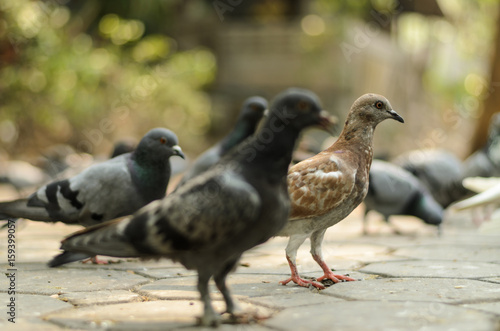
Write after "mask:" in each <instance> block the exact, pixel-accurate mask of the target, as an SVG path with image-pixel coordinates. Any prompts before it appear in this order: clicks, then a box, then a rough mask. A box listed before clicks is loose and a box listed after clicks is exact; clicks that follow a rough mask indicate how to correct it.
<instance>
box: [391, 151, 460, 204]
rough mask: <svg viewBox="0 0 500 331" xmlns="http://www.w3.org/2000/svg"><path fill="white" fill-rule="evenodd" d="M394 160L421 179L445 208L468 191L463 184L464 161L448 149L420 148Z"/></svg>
mask: <svg viewBox="0 0 500 331" xmlns="http://www.w3.org/2000/svg"><path fill="white" fill-rule="evenodd" d="M393 162H394V163H395V164H397V165H399V166H400V167H402V168H403V169H405V170H407V171H409V172H410V173H411V174H412V175H414V176H415V177H417V178H418V179H420V181H421V182H422V183H423V184H424V185H425V186H426V187H427V189H428V190H429V192H431V194H432V196H433V197H434V199H435V200H436V201H437V202H438V203H439V204H440V205H441V206H442V207H443V208H446V207H448V206H449V205H450V204H451V203H453V202H455V201H457V200H459V199H461V198H463V197H464V196H465V195H466V194H467V192H468V191H467V190H466V189H465V188H464V187H463V185H462V162H460V160H459V159H458V158H457V157H456V156H455V155H453V154H452V153H450V152H448V151H445V150H442V149H418V150H413V151H410V152H407V153H405V154H403V155H400V156H398V157H397V158H396V159H394V161H393Z"/></svg>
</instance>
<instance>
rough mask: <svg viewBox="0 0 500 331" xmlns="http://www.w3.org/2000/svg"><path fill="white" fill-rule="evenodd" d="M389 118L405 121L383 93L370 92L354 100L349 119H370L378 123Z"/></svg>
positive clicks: (375, 123)
mask: <svg viewBox="0 0 500 331" xmlns="http://www.w3.org/2000/svg"><path fill="white" fill-rule="evenodd" d="M388 118H392V119H394V120H396V121H398V122H401V123H404V120H403V118H402V117H401V116H399V114H398V113H396V111H394V109H392V106H391V104H390V103H389V100H387V99H386V98H385V97H384V96H382V95H379V94H373V93H369V94H364V95H362V96H361V97H359V98H358V99H357V100H356V101H354V104H353V105H352V107H351V111H350V114H349V116H348V121H365V120H368V121H370V122H371V123H373V124H374V125H377V124H378V123H380V122H382V121H383V120H385V119H388Z"/></svg>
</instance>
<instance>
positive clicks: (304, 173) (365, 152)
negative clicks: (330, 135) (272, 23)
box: [279, 94, 404, 289]
mask: <svg viewBox="0 0 500 331" xmlns="http://www.w3.org/2000/svg"><path fill="white" fill-rule="evenodd" d="M388 118H392V119H395V120H396V121H399V122H401V123H404V120H403V118H402V117H401V116H399V115H398V114H397V113H396V112H395V111H394V110H393V109H392V107H391V105H390V103H389V101H388V100H387V99H386V98H385V97H383V96H381V95H377V94H365V95H363V96H361V97H360V98H359V99H357V100H356V101H355V102H354V104H353V105H352V107H351V110H350V111H349V113H348V115H347V120H346V122H345V125H344V129H343V131H342V133H341V134H340V136H339V138H338V140H337V141H336V142H335V143H334V144H333V145H331V146H330V147H329V148H327V149H325V150H324V151H322V152H321V153H319V154H317V155H315V156H313V157H311V158H309V159H306V160H304V161H302V162H300V163H297V164H296V165H294V166H293V167H291V168H290V169H289V171H288V190H289V193H290V198H291V202H292V211H291V215H290V218H289V220H288V223H287V225H286V227H285V228H284V229H283V230H282V231H281V232H280V233H279V236H289V237H290V239H289V241H288V245H287V247H286V258H287V260H288V264H289V265H290V269H291V273H292V275H291V277H290V278H288V279H286V280H284V281H282V282H280V283H281V284H283V285H286V284H287V283H288V282H290V281H293V282H294V283H296V284H298V285H300V286H304V287H308V286H310V285H312V286H315V287H317V288H320V289H323V288H324V286H323V285H322V284H320V283H319V281H321V280H324V279H331V280H332V281H333V282H335V283H337V282H339V281H340V280H346V281H352V280H354V279H353V278H350V277H347V276H341V275H336V274H334V273H333V272H332V271H331V269H330V268H328V266H327V265H326V263H325V261H324V260H323V257H322V254H321V244H322V241H323V236H324V234H325V231H326V229H328V228H329V227H331V226H332V225H335V224H337V223H338V222H340V221H341V220H343V219H344V218H345V217H347V216H348V215H349V214H350V213H351V212H352V211H353V209H354V208H356V207H357V206H358V205H359V204H360V203H361V202H362V201H363V199H364V198H365V196H366V193H367V192H368V174H369V171H370V165H371V162H372V157H373V150H372V141H373V131H374V129H375V127H376V126H377V124H379V123H380V122H382V121H383V120H385V119H388ZM306 238H310V240H311V254H312V256H313V258H314V260H315V261H316V262H317V263H318V264H319V265H320V267H321V269H323V271H324V275H323V276H322V277H320V278H318V279H317V281H311V280H305V279H302V278H300V276H299V273H298V271H297V265H296V263H295V258H296V256H297V250H298V248H299V247H300V245H301V244H302V243H303V242H304V240H306Z"/></svg>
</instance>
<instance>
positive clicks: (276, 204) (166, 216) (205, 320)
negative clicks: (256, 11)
mask: <svg viewBox="0 0 500 331" xmlns="http://www.w3.org/2000/svg"><path fill="white" fill-rule="evenodd" d="M329 124H330V122H329V121H328V119H327V117H324V116H323V115H321V114H320V106H319V101H318V99H317V97H316V96H315V95H314V94H312V93H311V92H309V91H307V90H302V89H297V88H294V89H288V90H286V91H285V92H283V93H281V94H280V95H278V96H277V97H276V99H275V101H274V103H273V105H272V107H271V113H270V115H269V117H268V118H267V120H266V122H265V123H264V125H263V127H262V128H261V130H260V131H259V132H258V133H257V134H256V135H254V136H253V137H251V138H250V139H248V140H246V141H245V142H243V143H242V144H241V145H239V146H238V148H237V149H235V150H233V151H232V152H230V153H229V154H227V155H226V156H225V157H224V158H222V159H221V161H220V162H219V163H217V164H216V165H214V166H213V167H212V168H211V169H209V170H208V171H206V172H205V173H203V174H201V175H200V176H197V177H196V178H193V179H192V180H190V181H189V182H187V183H186V184H185V185H184V186H182V187H180V188H179V189H178V190H176V191H175V192H174V193H172V194H170V195H168V196H167V197H166V198H165V199H163V200H160V201H155V202H153V203H151V204H150V205H148V206H146V207H144V208H143V209H141V210H140V211H138V212H137V213H136V214H135V215H134V216H133V217H131V218H127V219H122V220H115V221H110V222H107V223H104V224H101V225H98V226H95V227H90V228H88V229H86V230H85V231H80V232H77V233H76V234H74V235H72V236H70V237H68V238H66V239H65V240H64V241H63V243H62V246H61V248H62V249H63V250H64V252H63V253H62V254H61V255H58V256H56V257H55V258H54V259H53V260H52V261H51V262H50V263H49V266H51V267H55V266H58V265H61V264H65V263H68V262H72V261H76V260H79V259H83V258H85V257H88V256H91V255H95V254H103V255H111V256H116V257H144V258H158V257H167V258H170V259H172V260H174V261H179V262H180V263H182V264H183V265H184V266H185V267H186V268H188V269H196V270H197V271H198V290H199V292H200V294H201V301H202V302H203V304H204V313H203V316H202V317H201V319H200V322H201V324H202V325H217V324H218V323H219V317H218V316H217V315H216V314H215V312H214V310H213V308H212V305H211V299H210V296H209V292H208V282H209V280H210V278H212V277H213V278H214V280H215V284H216V285H217V288H218V289H219V291H220V292H221V293H222V295H223V297H224V300H225V302H226V306H227V312H228V313H230V314H232V315H233V316H234V313H235V310H236V307H235V304H234V302H233V300H232V298H231V295H230V293H229V289H228V288H227V286H226V276H227V274H228V273H229V272H230V271H232V270H233V269H234V268H235V266H236V264H237V262H238V260H239V259H240V257H241V255H242V254H243V252H245V251H246V250H248V249H250V248H252V247H254V246H256V245H258V244H261V243H263V242H265V241H266V240H268V239H269V238H270V237H272V236H273V235H275V234H276V233H277V232H278V231H279V230H280V229H281V228H282V227H283V226H284V225H285V224H286V222H287V218H288V215H289V212H290V198H289V196H288V191H287V183H286V175H287V170H288V165H289V164H290V161H291V158H292V150H293V147H294V143H295V141H296V139H297V138H298V136H299V133H300V131H301V130H302V129H303V128H305V127H307V126H311V125H321V126H323V127H326V126H327V125H329Z"/></svg>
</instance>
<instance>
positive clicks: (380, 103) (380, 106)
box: [375, 101, 384, 109]
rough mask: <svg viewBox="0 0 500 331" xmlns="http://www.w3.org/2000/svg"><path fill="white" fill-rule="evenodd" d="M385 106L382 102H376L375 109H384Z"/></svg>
mask: <svg viewBox="0 0 500 331" xmlns="http://www.w3.org/2000/svg"><path fill="white" fill-rule="evenodd" d="M383 106H384V104H383V103H382V101H377V102H375V108H377V109H382V107H383Z"/></svg>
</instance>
